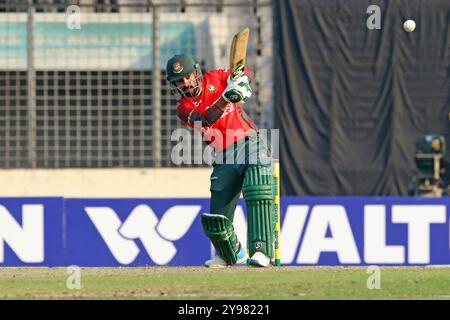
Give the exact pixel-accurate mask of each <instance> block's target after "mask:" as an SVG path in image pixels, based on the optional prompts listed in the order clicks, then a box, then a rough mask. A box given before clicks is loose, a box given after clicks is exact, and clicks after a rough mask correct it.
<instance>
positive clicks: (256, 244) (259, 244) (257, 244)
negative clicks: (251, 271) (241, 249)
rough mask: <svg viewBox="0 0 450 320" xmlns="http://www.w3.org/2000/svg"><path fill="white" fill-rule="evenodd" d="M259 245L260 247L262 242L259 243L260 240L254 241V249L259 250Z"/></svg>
mask: <svg viewBox="0 0 450 320" xmlns="http://www.w3.org/2000/svg"><path fill="white" fill-rule="evenodd" d="M261 247H262V243H261V242H256V243H255V249H256V250H260V249H261Z"/></svg>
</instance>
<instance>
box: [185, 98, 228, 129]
mask: <svg viewBox="0 0 450 320" xmlns="http://www.w3.org/2000/svg"><path fill="white" fill-rule="evenodd" d="M222 114H223V111H222V110H220V108H218V107H216V105H215V104H212V105H210V106H208V107H197V108H196V107H195V106H194V104H193V103H192V102H186V101H181V102H180V103H179V104H178V106H177V116H178V118H180V120H181V121H183V122H184V123H185V124H186V125H188V126H189V127H193V126H194V123H195V122H201V124H202V126H210V125H212V124H213V123H214V122H216V121H217V120H219V118H220V117H221V116H222Z"/></svg>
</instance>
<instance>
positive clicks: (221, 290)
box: [0, 267, 450, 300]
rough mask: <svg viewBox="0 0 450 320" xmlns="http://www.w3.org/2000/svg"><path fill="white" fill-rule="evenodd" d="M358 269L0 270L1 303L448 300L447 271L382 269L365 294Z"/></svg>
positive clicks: (449, 280)
mask: <svg viewBox="0 0 450 320" xmlns="http://www.w3.org/2000/svg"><path fill="white" fill-rule="evenodd" d="M369 276H370V274H367V273H366V268H362V267H280V268H275V267H271V268H267V269H253V268H249V267H232V268H227V269H221V270H211V269H206V268H175V267H157V268H155V267H149V268H81V286H82V287H81V289H79V290H77V289H74V290H70V289H68V288H67V286H66V280H67V277H68V274H67V270H66V269H65V268H6V267H3V268H0V299H239V300H243V299H271V300H272V299H450V268H423V267H406V268H400V267H398V268H395V267H386V268H383V267H382V268H381V289H378V290H377V289H372V290H369V289H367V285H366V284H367V279H368V277H369Z"/></svg>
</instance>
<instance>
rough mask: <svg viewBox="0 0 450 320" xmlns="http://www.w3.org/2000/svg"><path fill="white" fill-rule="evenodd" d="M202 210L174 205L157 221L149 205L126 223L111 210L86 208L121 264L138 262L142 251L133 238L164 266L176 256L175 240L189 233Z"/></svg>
mask: <svg viewBox="0 0 450 320" xmlns="http://www.w3.org/2000/svg"><path fill="white" fill-rule="evenodd" d="M200 208H201V206H193V205H190V206H174V207H172V208H170V209H169V210H167V211H166V213H165V214H164V216H163V217H162V218H161V220H160V221H158V217H157V216H156V215H155V213H154V212H153V210H152V209H151V208H150V207H149V206H147V205H139V206H137V207H136V208H134V209H133V211H131V213H130V215H129V216H128V218H127V219H126V220H125V221H124V222H123V223H122V221H121V220H120V219H119V217H118V215H117V213H116V212H115V211H114V210H113V209H111V208H109V207H86V208H85V210H86V212H87V214H88V216H89V218H90V219H91V220H92V222H93V223H94V225H95V227H96V228H97V230H98V232H99V233H100V235H101V236H102V238H103V240H104V241H105V242H106V245H107V246H108V248H109V250H110V251H111V253H112V255H113V256H114V258H115V259H116V260H117V261H118V262H120V263H121V264H130V263H132V262H133V261H134V260H135V259H136V257H137V256H138V255H139V248H138V246H137V245H136V243H135V242H134V239H139V240H141V242H142V244H143V246H144V248H145V250H146V251H147V254H148V255H149V257H150V259H152V261H153V262H155V263H156V264H159V265H164V264H167V263H169V262H170V261H171V260H172V259H173V257H174V256H175V254H176V253H177V249H176V247H175V246H174V244H173V243H172V241H176V240H179V239H181V238H182V237H183V236H184V235H185V234H186V232H187V231H188V230H189V228H190V227H191V225H192V223H193V222H194V219H195V217H196V216H197V214H198V213H199V211H200Z"/></svg>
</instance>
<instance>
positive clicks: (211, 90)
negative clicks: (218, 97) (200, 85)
mask: <svg viewBox="0 0 450 320" xmlns="http://www.w3.org/2000/svg"><path fill="white" fill-rule="evenodd" d="M208 90H209V92H212V93H214V92H216V91H217V88H216V87H214V86H213V85H212V84H210V85H209V86H208Z"/></svg>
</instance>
